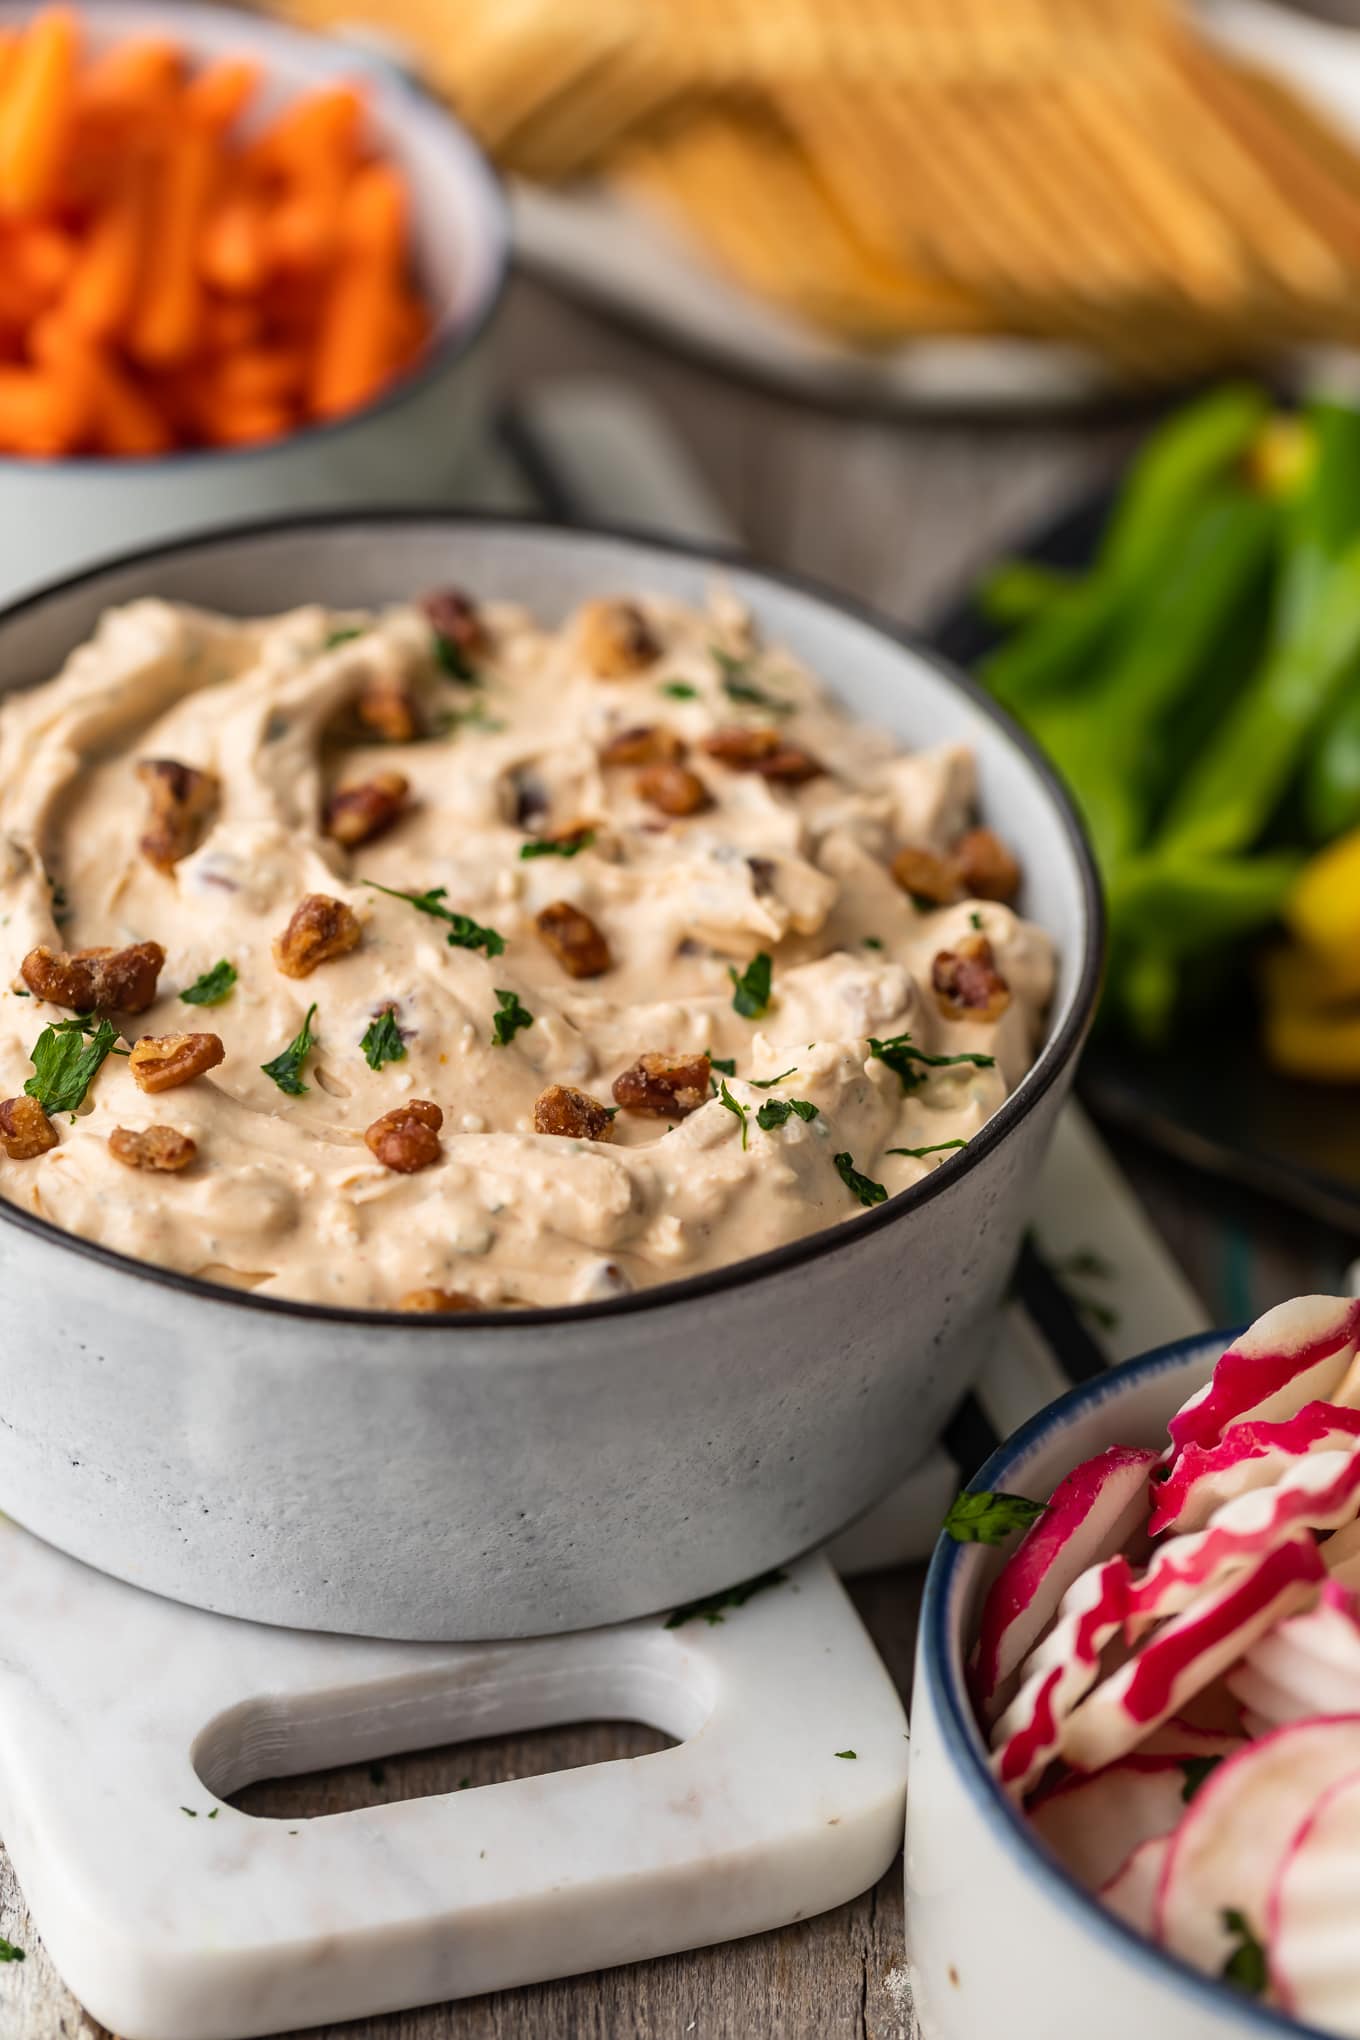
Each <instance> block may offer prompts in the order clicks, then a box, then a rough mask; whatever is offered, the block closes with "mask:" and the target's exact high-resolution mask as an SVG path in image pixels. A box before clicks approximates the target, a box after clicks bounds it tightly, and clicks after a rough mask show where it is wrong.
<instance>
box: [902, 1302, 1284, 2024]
mask: <svg viewBox="0 0 1360 2040" xmlns="http://www.w3.org/2000/svg"><path fill="white" fill-rule="evenodd" d="M1232 1338H1233V1334H1232V1333H1231V1332H1210V1333H1206V1334H1204V1336H1203V1337H1198V1338H1194V1339H1185V1340H1182V1341H1180V1342H1179V1343H1178V1344H1176V1345H1173V1346H1163V1347H1161V1348H1159V1350H1158V1351H1157V1352H1155V1353H1149V1354H1148V1355H1147V1356H1146V1357H1145V1358H1143V1359H1141V1360H1133V1361H1130V1362H1129V1364H1128V1365H1127V1366H1125V1367H1116V1368H1112V1369H1111V1371H1110V1372H1109V1373H1108V1374H1107V1375H1103V1376H1102V1377H1101V1378H1100V1379H1099V1380H1096V1381H1092V1382H1088V1383H1087V1384H1086V1385H1085V1386H1083V1387H1081V1388H1077V1389H1073V1390H1072V1392H1071V1394H1070V1395H1065V1396H1063V1397H1062V1398H1061V1399H1060V1400H1059V1401H1058V1402H1055V1403H1051V1404H1050V1405H1049V1407H1048V1408H1047V1409H1046V1410H1041V1411H1040V1413H1039V1415H1038V1416H1036V1417H1034V1418H1032V1419H1031V1421H1030V1422H1029V1423H1028V1424H1026V1425H1025V1426H1024V1427H1023V1429H1021V1430H1019V1431H1017V1432H1016V1434H1015V1436H1014V1437H1013V1438H1010V1439H1008V1440H1007V1442H1006V1443H1005V1444H1004V1445H1003V1446H1002V1447H1001V1448H1000V1450H999V1451H998V1452H995V1453H994V1454H993V1455H992V1457H991V1459H989V1460H988V1462H987V1464H986V1466H985V1467H983V1469H982V1471H981V1473H979V1474H978V1476H977V1479H976V1481H975V1482H974V1483H973V1485H974V1486H976V1487H980V1488H989V1489H1001V1490H1002V1491H1003V1492H1005V1493H1010V1494H1024V1495H1032V1496H1035V1497H1039V1498H1041V1497H1044V1496H1046V1495H1048V1494H1050V1493H1051V1492H1052V1490H1053V1488H1054V1487H1055V1486H1056V1485H1057V1483H1058V1481H1059V1480H1060V1479H1061V1478H1062V1476H1063V1474H1065V1473H1067V1472H1068V1471H1070V1469H1071V1468H1072V1467H1074V1466H1076V1465H1077V1464H1078V1463H1079V1462H1080V1461H1081V1460H1083V1459H1087V1458H1089V1457H1091V1455H1092V1454H1094V1453H1097V1452H1101V1451H1103V1450H1104V1449H1105V1447H1106V1446H1108V1445H1114V1444H1120V1445H1146V1446H1155V1447H1158V1448H1160V1447H1162V1446H1164V1445H1165V1443H1166V1425H1167V1419H1168V1418H1169V1417H1170V1416H1171V1415H1172V1413H1173V1412H1174V1411H1175V1410H1177V1409H1178V1408H1179V1407H1180V1405H1181V1404H1182V1403H1183V1402H1184V1401H1185V1399H1186V1397H1187V1396H1189V1395H1192V1394H1193V1393H1194V1391H1195V1390H1196V1389H1197V1388H1200V1387H1202V1386H1203V1384H1204V1383H1205V1382H1206V1381H1207V1380H1208V1378H1209V1376H1210V1374H1211V1373H1212V1372H1213V1368H1214V1363H1215V1361H1216V1360H1217V1359H1218V1357H1219V1355H1220V1353H1222V1352H1223V1350H1224V1349H1225V1347H1227V1346H1228V1345H1229V1344H1230V1343H1231V1341H1232ZM1000 1562H1001V1554H1000V1553H998V1552H994V1551H988V1550H987V1549H985V1548H984V1547H983V1546H982V1545H977V1544H955V1543H953V1542H952V1541H951V1540H949V1539H947V1538H942V1539H941V1541H940V1544H939V1547H938V1549H937V1550H936V1553H935V1557H934V1559H933V1560H932V1562H931V1568H930V1574H929V1577H928V1578H927V1581H926V1591H925V1599H924V1602H923V1604H922V1609H921V1628H920V1634H919V1638H918V1642H917V1649H916V1678H915V1683H914V1686H913V1689H912V1706H911V1769H910V1778H909V1783H908V1791H907V1852H906V1874H907V1948H908V1955H909V1957H910V1964H911V1973H912V1985H913V1996H914V2000H915V2006H916V2011H917V2014H918V2016H919V2019H920V2024H921V2034H922V2040H978V2036H979V2035H981V2034H993V2033H995V2034H1004V2035H1005V2040H1087V2036H1090V2040H1149V2036H1154V2040H1256V2036H1259V2040H1268V2036H1274V2040H1286V2036H1289V2040H1301V2036H1303V2035H1311V2036H1313V2040H1319V2036H1318V2035H1317V2032H1316V2028H1314V2027H1312V2026H1301V2025H1299V2024H1298V2022H1297V2021H1296V2020H1294V2019H1290V2018H1286V2017H1285V2015H1284V2014H1283V2013H1282V2012H1276V2011H1272V2010H1270V2009H1269V2008H1268V2007H1267V2006H1264V2005H1259V2004H1257V2003H1255V2002H1254V2001H1253V2000H1252V1999H1251V1998H1249V1997H1247V1996H1245V1995H1244V1994H1243V1993H1242V1992H1241V1991H1239V1990H1234V1989H1232V1988H1231V1987H1230V1986H1229V1985H1227V1984H1223V1983H1220V1982H1218V1981H1217V1979H1215V1978H1213V1977H1207V1976H1203V1975H1201V1974H1200V1973H1199V1971H1198V1970H1194V1969H1190V1968H1187V1967H1186V1966H1185V1964H1183V1963H1182V1962H1180V1961H1178V1960H1177V1959H1176V1958H1175V1957H1174V1956H1172V1955H1168V1954H1165V1953H1163V1951H1162V1950H1161V1949H1160V1948H1157V1947H1154V1946H1153V1945H1152V1944H1151V1943H1150V1942H1149V1941H1146V1940H1145V1939H1144V1938H1143V1937H1142V1935H1140V1934H1137V1933H1135V1932H1134V1931H1133V1929H1132V1928H1131V1927H1127V1926H1125V1925H1124V1923H1123V1922H1122V1921H1121V1920H1117V1919H1115V1918H1113V1917H1112V1915H1111V1914H1109V1913H1107V1912H1106V1911H1105V1909H1104V1907H1103V1906H1101V1905H1099V1904H1098V1903H1097V1901H1096V1900H1095V1899H1094V1898H1092V1897H1091V1896H1090V1895H1089V1894H1088V1893H1087V1892H1085V1891H1084V1890H1083V1889H1082V1888H1081V1886H1080V1885H1078V1884H1077V1883H1075V1882H1074V1880H1073V1879H1072V1878H1071V1877H1069V1876H1068V1874H1067V1872H1066V1871H1065V1870H1064V1869H1063V1868H1062V1866H1061V1865H1060V1864H1059V1863H1058V1861H1057V1859H1056V1857H1054V1856H1051V1855H1050V1854H1049V1853H1048V1851H1047V1850H1046V1849H1045V1848H1044V1847H1042V1845H1041V1844H1040V1843H1039V1842H1038V1841H1037V1840H1036V1839H1035V1838H1034V1836H1033V1835H1032V1834H1031V1832H1030V1829H1029V1827H1028V1826H1027V1825H1026V1823H1025V1821H1024V1819H1023V1818H1022V1816H1021V1815H1020V1814H1019V1813H1017V1811H1016V1810H1015V1808H1014V1807H1013V1806H1012V1804H1011V1802H1010V1801H1009V1800H1008V1799H1007V1798H1006V1796H1005V1794H1004V1793H1002V1792H1001V1791H999V1790H998V1788H997V1786H996V1785H995V1784H994V1783H993V1781H992V1776H991V1773H990V1771H989V1770H988V1768H987V1760H986V1745H985V1744H984V1742H983V1739H982V1736H981V1734H980V1733H979V1731H978V1729H977V1728H976V1726H975V1724H974V1721H973V1713H972V1708H971V1706H970V1703H969V1700H968V1695H967V1691H966V1689H965V1686H964V1677H963V1673H964V1663H965V1660H966V1658H967V1654H968V1650H969V1647H970V1646H971V1643H972V1639H973V1635H974V1632H975V1629H976V1624H977V1619H978V1615H979V1612H980V1610H981V1605H982V1597H983V1594H984V1593H985V1591H986V1588H987V1586H988V1584H989V1583H990V1581H991V1579H992V1578H993V1576H994V1575H995V1573H996V1571H997V1568H998V1566H999V1564H1000Z"/></svg>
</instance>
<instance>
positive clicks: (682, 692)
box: [661, 680, 699, 701]
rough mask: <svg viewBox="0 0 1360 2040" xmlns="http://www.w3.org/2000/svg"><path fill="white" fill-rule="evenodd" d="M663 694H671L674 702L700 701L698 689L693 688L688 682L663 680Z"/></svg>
mask: <svg viewBox="0 0 1360 2040" xmlns="http://www.w3.org/2000/svg"><path fill="white" fill-rule="evenodd" d="M661 692H662V693H663V694H669V696H670V698H671V700H672V701H697V700H698V699H699V690H698V688H697V687H692V686H691V685H690V683H689V681H688V680H663V681H662V683H661Z"/></svg>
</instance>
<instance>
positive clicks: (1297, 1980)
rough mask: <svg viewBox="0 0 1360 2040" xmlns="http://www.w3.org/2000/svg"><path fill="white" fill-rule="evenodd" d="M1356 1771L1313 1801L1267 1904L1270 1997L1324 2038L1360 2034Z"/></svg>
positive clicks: (1359, 1774) (1359, 1800)
mask: <svg viewBox="0 0 1360 2040" xmlns="http://www.w3.org/2000/svg"><path fill="white" fill-rule="evenodd" d="M1358 1856H1360V1767H1357V1769H1355V1770H1353V1771H1351V1772H1350V1773H1349V1774H1348V1775H1347V1776H1345V1777H1341V1778H1338V1779H1337V1780H1336V1781H1335V1783H1333V1784H1332V1785H1329V1786H1328V1787H1327V1789H1326V1790H1325V1791H1324V1792H1323V1793H1322V1794H1321V1795H1320V1796H1319V1797H1318V1798H1317V1800H1315V1802H1314V1804H1313V1805H1312V1806H1311V1807H1310V1808H1309V1810H1308V1812H1307V1813H1306V1814H1305V1815H1304V1817H1303V1819H1302V1820H1301V1821H1300V1823H1299V1825H1298V1827H1297V1828H1296V1829H1295V1831H1294V1834H1293V1836H1292V1837H1291V1839H1290V1841H1289V1844H1288V1847H1287V1848H1286V1849H1285V1852H1284V1856H1283V1858H1282V1860H1281V1862H1280V1866H1279V1868H1278V1870H1277V1871H1276V1873H1275V1878H1274V1882H1273V1883H1272V1885H1271V1888H1270V1894H1269V1897H1268V1899H1267V1902H1266V1931H1265V1941H1266V1956H1267V1961H1268V1964H1269V1973H1270V1987H1271V1993H1272V1995H1273V1997H1274V1999H1275V2001H1276V2003H1277V2004H1279V2006H1280V2007H1281V2009H1282V2010H1283V2011H1286V2012H1290V2013H1292V2014H1293V2016H1294V2017H1295V2018H1297V2019H1306V2020H1307V2021H1308V2023H1309V2025H1310V2026H1322V2027H1325V2028H1326V2029H1327V2031H1328V2032H1331V2033H1338V2034H1351V2035H1355V2034H1360V1964H1357V1962H1356V1958H1355V1904H1356V1889H1355V1866H1356V1860H1357V1857H1358Z"/></svg>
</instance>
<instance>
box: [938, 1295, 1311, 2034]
mask: <svg viewBox="0 0 1360 2040" xmlns="http://www.w3.org/2000/svg"><path fill="white" fill-rule="evenodd" d="M1242 1329H1243V1327H1241V1326H1237V1327H1235V1328H1234V1329H1232V1330H1230V1331H1226V1332H1198V1333H1196V1334H1195V1335H1194V1336H1193V1337H1191V1338H1187V1339H1176V1340H1174V1341H1173V1342H1172V1343H1171V1344H1170V1345H1167V1346H1157V1347H1155V1348H1154V1349H1153V1351H1152V1352H1150V1353H1145V1354H1143V1355H1142V1356H1141V1357H1140V1358H1139V1359H1137V1360H1130V1361H1128V1362H1126V1363H1125V1365H1123V1366H1121V1367H1111V1368H1110V1369H1109V1371H1108V1372H1107V1373H1105V1374H1102V1375H1099V1376H1097V1377H1096V1379H1095V1380H1094V1381H1087V1382H1083V1383H1082V1384H1081V1385H1080V1387H1077V1388H1074V1389H1070V1390H1069V1391H1068V1393H1067V1394H1066V1395H1063V1396H1060V1397H1059V1398H1058V1399H1057V1401H1056V1402H1051V1403H1049V1404H1048V1406H1047V1408H1045V1409H1042V1410H1040V1411H1039V1412H1038V1414H1037V1415H1035V1416H1033V1417H1031V1418H1030V1420H1029V1422H1028V1423H1027V1424H1022V1425H1021V1427H1020V1429H1019V1430H1018V1431H1016V1432H1014V1433H1013V1434H1012V1435H1011V1436H1010V1437H1009V1438H1007V1439H1006V1441H1005V1443H1004V1444H1002V1445H999V1446H998V1447H997V1449H996V1451H995V1452H994V1453H993V1454H992V1456H991V1458H990V1459H989V1460H988V1461H987V1463H986V1465H985V1466H984V1467H982V1468H981V1470H980V1471H979V1472H978V1473H977V1474H975V1476H974V1477H973V1479H972V1480H970V1481H969V1483H968V1486H969V1488H970V1489H973V1490H981V1489H995V1488H997V1487H1001V1488H1004V1487H1005V1485H1006V1481H1007V1478H1008V1476H1009V1475H1010V1474H1011V1470H1012V1468H1013V1467H1014V1466H1015V1465H1016V1463H1017V1461H1020V1460H1023V1459H1025V1458H1027V1457H1028V1456H1029V1454H1030V1452H1031V1451H1032V1449H1033V1448H1034V1447H1035V1446H1036V1445H1038V1444H1040V1443H1042V1442H1043V1441H1044V1440H1045V1439H1047V1438H1049V1437H1051V1436H1052V1435H1053V1433H1055V1432H1057V1431H1061V1430H1063V1429H1064V1428H1065V1427H1066V1425H1067V1424H1068V1423H1069V1422H1070V1421H1071V1420H1072V1419H1074V1418H1076V1417H1080V1416H1085V1415H1087V1414H1088V1413H1089V1412H1090V1411H1091V1410H1093V1409H1098V1408H1099V1407H1100V1405H1101V1404H1102V1403H1104V1402H1109V1401H1117V1400H1118V1399H1119V1398H1120V1397H1121V1396H1122V1394H1123V1392H1124V1390H1125V1389H1126V1388H1130V1387H1133V1386H1134V1385H1135V1384H1137V1383H1141V1382H1143V1381H1146V1380H1147V1379H1148V1378H1149V1377H1150V1376H1152V1375H1156V1374H1165V1373H1171V1372H1174V1370H1175V1369H1176V1368H1178V1367H1180V1366H1181V1365H1183V1364H1184V1362H1185V1361H1187V1360H1189V1359H1191V1358H1192V1357H1194V1356H1197V1355H1201V1354H1206V1355H1207V1354H1208V1353H1213V1354H1214V1355H1215V1357H1217V1355H1218V1354H1219V1353H1221V1352H1223V1350H1224V1349H1225V1348H1226V1347H1227V1346H1229V1345H1231V1343H1232V1341H1233V1340H1234V1339H1235V1338H1236V1337H1237V1336H1238V1334H1239V1332H1240V1331H1241V1330H1242ZM969 1548H970V1547H969V1546H967V1545H964V1544H957V1543H955V1541H954V1540H953V1538H951V1537H941V1538H940V1540H939V1542H938V1544H937V1545H936V1547H935V1552H934V1556H933V1557H932V1559H931V1561H930V1570H929V1572H928V1573H927V1575H926V1584H925V1592H924V1594H923V1596H922V1601H921V1630H920V1636H921V1651H920V1670H921V1673H922V1675H923V1676H924V1677H925V1678H926V1679H927V1680H928V1681H929V1683H930V1688H931V1692H932V1696H933V1698H934V1700H935V1705H936V1711H937V1714H938V1716H939V1723H940V1732H941V1735H942V1737H943V1739H944V1742H945V1746H946V1748H947V1750H948V1753H949V1756H950V1758H951V1760H952V1761H953V1763H954V1765H955V1768H956V1769H957V1770H958V1772H959V1773H960V1775H961V1777H962V1779H963V1781H964V1784H965V1785H966V1787H967V1788H968V1791H969V1794H970V1796H971V1798H972V1799H973V1802H974V1804H975V1805H976V1806H977V1807H978V1809H979V1811H980V1812H981V1814H982V1816H983V1819H984V1820H985V1821H986V1822H987V1823H988V1825H989V1826H990V1827H991V1829H992V1832H993V1834H994V1835H995V1838H996V1840H997V1842H998V1843H999V1844H1000V1845H1001V1846H1002V1847H1003V1848H1004V1849H1005V1850H1006V1851H1007V1853H1008V1854H1009V1855H1010V1856H1012V1857H1013V1858H1014V1859H1015V1860H1016V1861H1017V1862H1018V1864H1019V1867H1020V1869H1021V1871H1022V1872H1023V1874H1024V1875H1025V1877H1026V1878H1028V1879H1034V1878H1039V1879H1041V1880H1042V1882H1043V1884H1044V1885H1045V1887H1046V1889H1047V1891H1048V1894H1049V1895H1050V1896H1051V1897H1052V1898H1053V1899H1055V1900H1056V1901H1057V1902H1058V1903H1060V1904H1061V1905H1062V1906H1063V1907H1064V1908H1065V1910H1067V1911H1068V1912H1070V1913H1073V1914H1075V1915H1076V1916H1077V1919H1078V1922H1079V1924H1080V1926H1081V1927H1082V1929H1083V1930H1084V1931H1085V1932H1086V1933H1088V1934H1092V1935H1094V1936H1095V1937H1096V1938H1097V1939H1098V1940H1101V1941H1103V1942H1104V1943H1105V1944H1106V1946H1107V1947H1109V1948H1110V1949H1111V1950H1112V1951H1113V1952H1114V1953H1116V1954H1118V1955H1121V1956H1123V1957H1124V1958H1125V1960H1127V1961H1130V1962H1134V1963H1136V1964H1138V1965H1139V1966H1141V1967H1142V1968H1144V1969H1151V1970H1152V1971H1154V1972H1155V1973H1156V1974H1157V1975H1158V1976H1159V1978H1160V1980H1161V1981H1163V1982H1165V1983H1168V1984H1172V1985H1177V1986H1179V1988H1180V1989H1181V1990H1183V1991H1184V1992H1185V1993H1186V1995H1187V1996H1189V1997H1193V1998H1196V1999H1198V2000H1199V2001H1200V2003H1201V2004H1202V2005H1203V2007H1204V2009H1205V2010H1206V2012H1207V2011H1213V2012H1217V2013H1218V2014H1220V2016H1231V2017H1232V2018H1233V2020H1234V2021H1235V2022H1236V2023H1237V2024H1238V2025H1239V2026H1240V2027H1241V2029H1242V2031H1243V2032H1252V2033H1262V2034H1273V2035H1275V2036H1276V2040H1335V2036H1334V2035H1328V2034H1327V2033H1325V2032H1323V2031H1322V2029H1321V2028H1319V2027H1317V2026H1305V2025H1303V2024H1302V2023H1301V2021H1299V2020H1298V2019H1294V2018H1291V2017H1290V2015H1289V2014H1288V2013H1287V2012H1281V2011H1277V2010H1275V2008H1274V2007H1273V2006H1271V2005H1263V2004H1259V2003H1258V2002H1257V2001H1256V1999H1254V1998H1251V1997H1248V1996H1247V1995H1246V1993H1245V1992H1243V1991H1238V1990H1234V1989H1233V1988H1232V1986H1231V1985H1230V1984H1226V1983H1220V1982H1219V1980H1218V1978H1217V1977H1213V1976H1206V1975H1205V1974H1204V1973H1203V1971H1202V1970H1199V1969H1193V1968H1191V1966H1190V1965H1189V1963H1186V1962H1182V1961H1181V1960H1180V1958H1179V1957H1178V1956H1176V1955H1172V1954H1171V1953H1169V1951H1168V1950H1167V1949H1165V1948H1159V1947H1158V1946H1157V1945H1156V1944H1155V1942H1152V1941H1148V1940H1145V1939H1144V1937H1143V1935H1142V1934H1140V1933H1138V1932H1137V1931H1136V1930H1135V1929H1134V1928H1133V1927H1130V1926H1126V1925H1125V1923H1124V1921H1123V1920H1120V1919H1116V1918H1115V1916H1114V1914H1113V1913H1110V1912H1107V1911H1106V1910H1105V1908H1104V1906H1103V1905H1101V1904H1100V1902H1099V1900H1098V1899H1096V1898H1095V1897H1093V1896H1092V1894H1091V1893H1090V1892H1089V1891H1086V1890H1084V1889H1083V1887H1082V1886H1081V1885H1080V1884H1078V1883H1077V1881H1076V1879H1075V1878H1073V1877H1071V1876H1069V1874H1068V1872H1067V1871H1066V1870H1065V1869H1064V1868H1063V1866H1062V1864H1061V1863H1059V1861H1058V1860H1057V1858H1056V1856H1050V1855H1049V1853H1048V1851H1047V1850H1046V1849H1045V1848H1043V1847H1042V1845H1041V1844H1040V1843H1039V1842H1038V1841H1036V1840H1035V1838H1034V1836H1033V1835H1032V1834H1031V1833H1030V1830H1029V1828H1028V1827H1027V1826H1026V1824H1025V1821H1024V1818H1023V1816H1022V1815H1021V1814H1020V1812H1019V1811H1018V1810H1017V1808H1016V1807H1014V1806H1013V1805H1012V1804H1011V1802H1010V1800H1009V1799H1008V1798H1007V1797H1006V1795H1005V1793H1004V1792H1002V1791H1001V1789H1000V1788H999V1786H998V1785H997V1784H996V1782H995V1780H994V1779H993V1777H992V1774H991V1772H990V1771H989V1770H988V1768H987V1761H986V1752H985V1750H984V1747H983V1742H982V1737H981V1735H980V1734H979V1732H978V1729H977V1727H976V1725H975V1724H974V1721H973V1712H972V1707H971V1705H970V1704H969V1700H968V1695H967V1691H966V1689H965V1687H964V1683H963V1678H962V1665H963V1657H964V1653H963V1651H962V1649H960V1650H959V1651H958V1653H957V1655H956V1654H955V1651H954V1647H953V1637H952V1624H951V1614H952V1606H953V1602H954V1599H955V1594H956V1591H957V1577H958V1571H959V1567H960V1566H961V1565H962V1564H963V1562H964V1559H965V1554H966V1553H967V1551H968V1550H969Z"/></svg>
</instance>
